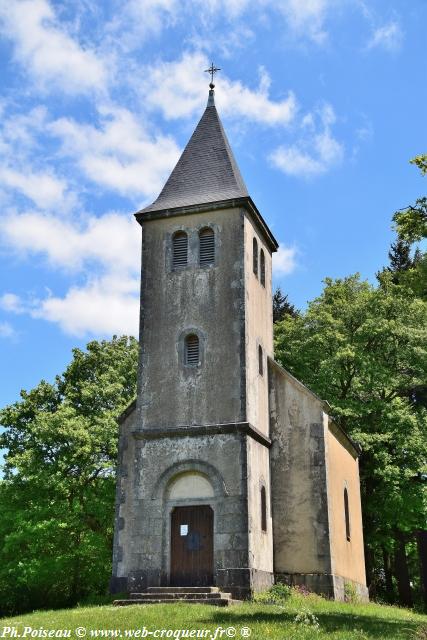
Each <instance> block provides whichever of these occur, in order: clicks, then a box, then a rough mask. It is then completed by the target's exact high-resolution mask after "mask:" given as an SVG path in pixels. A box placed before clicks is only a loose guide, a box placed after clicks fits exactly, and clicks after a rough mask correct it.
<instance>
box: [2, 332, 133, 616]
mask: <svg viewBox="0 0 427 640" xmlns="http://www.w3.org/2000/svg"><path fill="white" fill-rule="evenodd" d="M137 352H138V344H137V341H136V340H135V339H134V338H126V337H122V338H113V340H111V341H109V342H107V341H103V342H96V341H94V342H90V343H89V344H88V345H87V350H86V351H82V350H80V349H74V350H73V360H72V362H71V364H70V365H69V366H68V367H67V369H66V371H65V372H64V373H63V374H62V375H61V376H58V377H57V378H56V381H55V383H54V384H49V383H47V382H45V381H41V382H40V384H39V385H38V386H37V387H35V389H33V390H32V391H30V392H26V391H22V392H21V400H20V401H19V402H16V403H15V404H13V405H10V406H8V407H6V408H4V409H3V410H2V411H1V412H0V423H1V424H2V426H3V427H4V428H5V431H4V433H3V434H2V435H1V436H0V446H1V447H4V448H6V450H7V452H6V456H5V465H4V480H3V481H2V482H1V483H0V508H1V511H2V518H1V520H0V603H1V604H0V606H2V607H3V608H4V611H3V613H11V612H18V611H24V610H28V609H31V608H34V607H40V606H44V607H46V606H65V605H70V604H75V603H76V602H77V601H78V600H79V599H80V598H82V597H84V596H86V595H88V594H92V593H103V592H105V590H106V587H107V585H108V579H109V575H110V563H111V547H112V525H113V512H114V484H115V482H114V470H115V466H116V455H117V422H116V417H117V415H119V414H120V413H121V411H122V410H123V409H124V408H125V407H126V406H127V405H128V404H129V403H130V402H131V401H132V400H133V398H134V396H135V394H136V363H137Z"/></svg>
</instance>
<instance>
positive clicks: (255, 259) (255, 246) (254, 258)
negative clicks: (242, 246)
mask: <svg viewBox="0 0 427 640" xmlns="http://www.w3.org/2000/svg"><path fill="white" fill-rule="evenodd" d="M252 261H253V270H254V274H255V275H256V277H257V278H258V242H257V239H256V238H254V239H253V242H252Z"/></svg>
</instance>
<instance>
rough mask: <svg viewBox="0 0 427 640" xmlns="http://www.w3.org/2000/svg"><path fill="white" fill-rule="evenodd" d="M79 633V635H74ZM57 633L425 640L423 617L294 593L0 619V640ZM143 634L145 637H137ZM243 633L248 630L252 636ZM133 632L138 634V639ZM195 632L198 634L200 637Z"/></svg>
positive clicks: (259, 639)
mask: <svg viewBox="0 0 427 640" xmlns="http://www.w3.org/2000/svg"><path fill="white" fill-rule="evenodd" d="M2 627H3V628H4V627H6V628H7V627H15V628H16V630H17V633H18V634H19V635H18V636H16V635H14V636H13V635H12V636H11V635H10V633H11V632H10V631H9V632H7V633H6V634H5V632H3V634H2V630H3V629H2ZM30 628H31V630H33V631H31V630H30ZM78 628H81V629H83V631H81V630H80V631H78V632H77V634H76V631H75V630H76V629H78ZM39 629H42V632H43V633H44V632H46V635H44V636H43V635H35V634H34V630H39ZM58 629H67V630H70V631H71V633H70V636H69V637H71V638H75V637H85V638H96V637H98V638H106V637H110V638H111V637H118V638H132V637H133V638H138V637H140V638H141V637H147V638H153V637H156V636H153V635H152V634H148V633H146V632H147V631H151V632H152V631H154V630H155V629H159V630H163V629H164V630H165V632H164V633H163V636H161V635H160V634H159V635H158V636H157V637H163V638H167V637H172V638H178V637H184V638H185V637H193V638H194V637H204V638H211V639H213V638H215V640H217V639H219V638H223V639H226V638H230V637H235V638H242V637H243V638H244V637H250V638H251V639H252V640H266V639H268V638H271V639H272V640H276V639H277V640H279V639H280V640H287V639H292V640H299V639H301V640H303V639H304V640H311V639H317V640H322V639H323V638H328V639H335V640H370V639H375V640H380V639H381V640H394V639H395V638H396V639H405V638H406V639H408V640H409V639H410V638H417V640H418V639H420V640H421V639H422V640H427V616H425V615H422V614H416V613H413V612H412V611H409V610H407V609H403V608H399V607H390V606H384V605H378V604H348V603H337V602H330V601H327V600H324V599H322V598H320V597H318V596H315V595H309V596H303V595H300V594H297V593H292V595H291V596H290V597H289V598H288V599H287V600H283V602H282V603H281V604H264V603H259V602H258V603H250V602H246V603H243V604H237V605H234V606H232V607H229V608H226V609H221V608H217V607H212V606H208V605H198V604H197V605H196V604H195V605H192V604H181V603H176V604H167V605H163V604H159V605H142V606H140V605H138V606H133V607H123V608H119V607H113V606H112V605H110V604H108V605H102V606H91V607H86V606H84V607H76V608H74V609H63V610H58V611H37V612H34V613H30V614H22V615H20V616H17V617H13V618H2V619H0V637H5V638H8V637H26V638H31V637H49V636H47V632H48V631H50V630H58ZM143 629H145V632H144V631H141V630H143ZM184 629H185V630H189V631H191V630H194V631H193V634H192V635H190V633H187V635H185V634H184V635H178V632H179V631H180V630H184ZM247 629H249V630H250V636H249V635H248V631H247ZM137 630H140V631H139V633H138V632H136V631H137ZM196 630H199V634H198V635H196ZM200 630H206V631H205V633H204V635H201V634H200ZM216 630H217V631H216ZM215 631H216V634H217V635H216V636H215ZM135 632H136V633H135ZM210 632H211V635H210ZM78 633H80V636H78ZM144 633H145V634H146V635H145V636H144ZM233 633H235V635H234V636H233ZM50 637H54V636H50ZM57 637H58V636H57Z"/></svg>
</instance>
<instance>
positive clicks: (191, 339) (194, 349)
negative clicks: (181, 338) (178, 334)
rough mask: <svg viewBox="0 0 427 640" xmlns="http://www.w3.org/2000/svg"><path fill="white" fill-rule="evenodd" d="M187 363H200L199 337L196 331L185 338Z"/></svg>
mask: <svg viewBox="0 0 427 640" xmlns="http://www.w3.org/2000/svg"><path fill="white" fill-rule="evenodd" d="M185 364H189V365H192V366H197V365H198V364H199V338H198V337H197V336H196V335H195V334H194V333H192V334H191V335H189V336H187V337H186V338H185Z"/></svg>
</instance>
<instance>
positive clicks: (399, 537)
mask: <svg viewBox="0 0 427 640" xmlns="http://www.w3.org/2000/svg"><path fill="white" fill-rule="evenodd" d="M394 566H395V573H396V578H397V590H398V592H399V602H400V604H403V605H404V606H405V607H412V593H411V585H410V583H409V571H408V563H407V559H406V549H405V534H404V533H402V531H396V551H395V553H394Z"/></svg>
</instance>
